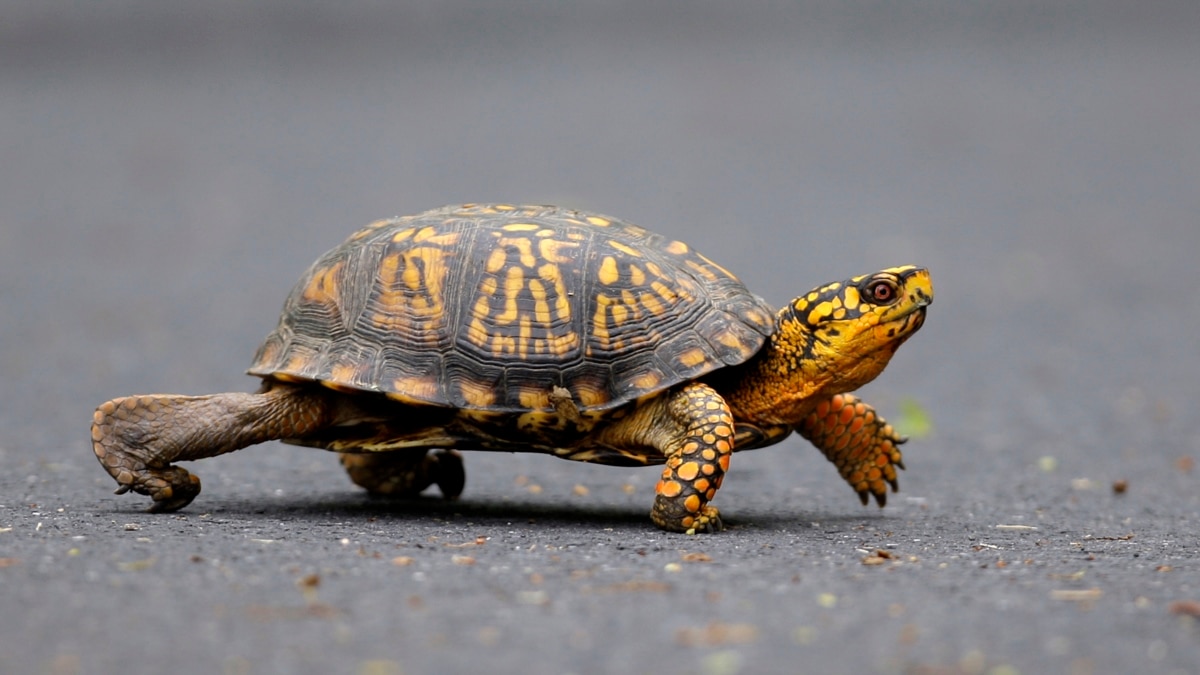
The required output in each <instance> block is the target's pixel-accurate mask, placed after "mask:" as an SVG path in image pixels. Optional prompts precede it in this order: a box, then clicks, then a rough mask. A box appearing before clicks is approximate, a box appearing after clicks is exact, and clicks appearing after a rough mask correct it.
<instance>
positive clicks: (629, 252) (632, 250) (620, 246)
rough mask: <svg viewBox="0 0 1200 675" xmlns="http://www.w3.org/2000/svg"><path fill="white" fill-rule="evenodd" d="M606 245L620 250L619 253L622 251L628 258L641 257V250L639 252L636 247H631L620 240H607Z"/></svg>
mask: <svg viewBox="0 0 1200 675" xmlns="http://www.w3.org/2000/svg"><path fill="white" fill-rule="evenodd" d="M608 245H609V246H612V247H613V248H615V249H617V250H618V251H620V252H621V253H624V254H625V255H627V256H629V257H630V258H641V257H642V252H641V251H639V250H637V249H636V248H632V247H630V246H626V245H625V244H622V243H621V242H619V241H615V240H610V241H609V242H608Z"/></svg>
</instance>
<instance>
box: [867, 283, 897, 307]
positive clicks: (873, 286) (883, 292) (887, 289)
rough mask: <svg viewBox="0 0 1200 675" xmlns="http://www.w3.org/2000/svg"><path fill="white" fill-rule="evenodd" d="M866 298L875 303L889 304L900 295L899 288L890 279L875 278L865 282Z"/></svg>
mask: <svg viewBox="0 0 1200 675" xmlns="http://www.w3.org/2000/svg"><path fill="white" fill-rule="evenodd" d="M866 291H867V292H866V296H867V298H868V299H869V300H870V301H871V302H872V303H874V304H876V305H890V304H892V303H893V302H895V301H896V298H898V297H900V288H899V286H897V285H896V282H895V281H892V280H891V279H875V280H874V281H872V282H870V283H869V284H867V287H866Z"/></svg>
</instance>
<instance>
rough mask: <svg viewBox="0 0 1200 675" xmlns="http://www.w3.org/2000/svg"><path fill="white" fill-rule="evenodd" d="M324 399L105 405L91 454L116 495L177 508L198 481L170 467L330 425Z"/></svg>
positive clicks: (155, 398)
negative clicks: (110, 480)
mask: <svg viewBox="0 0 1200 675" xmlns="http://www.w3.org/2000/svg"><path fill="white" fill-rule="evenodd" d="M330 408H331V406H330V405H329V399H328V397H327V396H326V395H325V394H323V393H322V392H319V391H316V390H313V389H302V388H298V387H291V386H276V387H275V388H272V389H269V390H264V391H260V392H259V393H255V394H243V393H229V394H213V395H211V396H174V395H163V394H154V395H148V396H128V397H125V398H118V399H114V400H112V401H109V402H107V403H105V404H103V405H101V406H100V407H99V408H97V409H96V412H95V414H94V415H93V416H92V449H93V450H94V451H95V453H96V459H98V460H100V464H101V465H102V466H103V467H104V468H105V470H107V471H108V473H109V475H111V476H112V477H113V478H115V479H116V481H117V484H118V485H120V487H119V488H117V494H122V493H125V492H129V491H131V490H132V491H133V492H137V493H139V494H143V495H148V496H150V497H151V498H152V499H153V500H154V504H153V506H151V508H150V510H151V511H175V510H177V509H181V508H183V507H184V506H187V505H188V503H190V502H191V501H192V500H193V499H195V497H196V495H197V494H199V493H200V479H199V478H197V477H195V476H193V475H192V474H190V473H188V471H187V470H186V469H181V468H179V467H177V466H173V465H172V462H178V461H185V460H193V459H202V458H204V457H213V456H216V455H220V454H224V453H226V452H232V451H234V450H238V449H240V448H244V447H246V446H248V445H253V444H255V443H262V442H263V441H269V440H276V439H283V438H298V437H302V436H304V435H305V434H308V433H311V432H313V431H315V430H317V429H320V428H322V427H323V426H325V425H326V424H328V420H329V417H330V416H331V410H330Z"/></svg>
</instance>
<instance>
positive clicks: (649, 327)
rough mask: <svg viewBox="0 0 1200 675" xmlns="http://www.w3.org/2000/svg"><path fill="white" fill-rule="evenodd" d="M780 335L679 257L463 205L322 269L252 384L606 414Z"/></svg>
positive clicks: (693, 255)
mask: <svg viewBox="0 0 1200 675" xmlns="http://www.w3.org/2000/svg"><path fill="white" fill-rule="evenodd" d="M773 328H774V317H773V312H772V309H771V308H770V307H769V306H768V305H767V304H766V303H765V302H764V301H763V300H762V299H761V298H759V297H758V296H757V295H754V294H753V293H751V292H750V291H749V290H747V289H746V287H745V286H744V285H742V283H741V282H740V281H738V279H737V278H736V277H734V276H733V275H732V274H730V273H729V272H728V271H726V270H725V269H724V268H722V267H721V266H720V265H717V264H716V263H714V262H712V261H711V260H709V259H708V258H706V257H704V256H702V255H700V254H699V253H697V252H695V251H693V250H692V249H691V248H689V247H688V246H687V245H686V244H684V243H682V242H678V241H672V240H670V239H667V238H665V237H663V236H661V235H658V234H654V233H652V232H649V231H647V230H645V229H643V228H641V227H638V226H636V225H631V224H628V223H624V222H621V221H619V220H616V219H614V218H610V217H607V216H601V215H596V214H590V213H582V212H578V211H570V210H566V209H560V208H556V207H551V206H510V205H503V204H469V205H464V206H453V207H445V208H441V209H436V210H432V211H426V212H425V213H421V214H418V215H415V216H407V217H403V218H394V219H389V220H381V221H378V222H375V223H372V224H371V225H369V226H367V227H366V228H364V229H362V230H360V231H359V232H357V233H355V234H354V235H352V236H351V237H350V238H349V239H347V240H346V241H345V242H344V243H343V244H342V245H341V246H338V247H337V248H335V249H333V250H332V251H329V252H328V253H326V254H325V255H324V256H322V257H321V258H320V259H319V260H317V261H316V262H315V263H314V264H313V265H312V267H310V268H309V270H308V271H307V272H306V273H305V274H304V276H303V277H302V278H301V279H300V281H299V282H298V283H297V284H296V286H295V288H294V289H293V290H292V292H291V294H290V295H289V296H288V299H287V301H286V303H285V304H284V307H283V313H282V316H281V317H280V320H279V325H278V326H277V327H276V328H275V330H274V331H273V332H272V333H271V334H270V335H268V336H267V338H266V340H265V341H264V342H263V344H262V346H261V347H260V348H259V350H258V353H257V355H256V356H255V359H254V363H253V365H252V366H251V367H250V370H249V373H250V374H252V375H257V376H260V377H265V378H276V379H280V380H285V381H291V382H303V381H311V382H319V383H321V384H323V385H325V386H328V387H331V388H333V389H336V390H339V391H345V392H363V391H367V392H380V393H384V394H386V395H388V396H389V397H391V398H393V399H396V400H399V401H403V402H405V403H410V404H428V405H435V406H443V407H454V408H464V409H475V410H483V411H497V412H505V411H509V412H515V411H530V410H550V409H552V408H554V407H555V400H557V397H559V396H562V391H561V389H562V388H565V389H566V390H567V391H568V392H570V395H571V398H572V401H573V403H574V405H575V406H576V407H577V408H578V409H579V410H580V411H602V410H606V409H611V408H615V407H617V406H620V405H622V404H625V403H627V402H630V401H633V400H636V399H638V398H641V397H645V396H649V395H652V394H655V393H656V392H659V391H662V390H664V389H666V388H668V387H672V386H674V385H676V384H679V383H681V382H685V381H688V380H692V379H694V378H697V377H699V376H701V375H704V374H705V373H708V372H710V371H712V370H715V369H717V368H722V367H725V366H727V365H733V364H737V363H741V362H743V361H745V360H746V359H748V358H750V356H752V355H753V354H754V353H755V352H757V351H758V350H759V348H760V347H761V346H762V344H763V342H764V340H765V339H766V336H768V335H770V333H771V332H772V330H773ZM552 392H555V396H554V397H552Z"/></svg>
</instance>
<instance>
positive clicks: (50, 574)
mask: <svg viewBox="0 0 1200 675" xmlns="http://www.w3.org/2000/svg"><path fill="white" fill-rule="evenodd" d="M1198 8H1200V5H1197V4H1196V3H1183V2H1180V3H1178V4H1177V5H1170V4H1164V3H1123V2H1094V3H1074V2H1066V1H1058V0H1049V1H1039V2H1019V3H957V2H948V1H947V2H942V1H938V0H931V1H929V2H919V3H882V2H857V1H851V2H822V3H806V2H804V3H778V2H758V1H754V0H751V1H750V2H743V3H739V4H737V5H736V8H735V6H734V5H733V3H729V4H727V5H726V4H721V3H680V4H678V5H672V4H670V3H646V4H642V3H588V4H583V3H579V4H576V3H571V5H570V6H569V7H568V6H567V5H565V4H563V3H556V2H550V1H548V0H547V1H542V2H539V1H535V0H523V1H519V2H514V3H475V2H465V1H462V2H433V1H432V0H430V1H427V2H414V3H410V4H408V5H407V6H406V7H405V8H402V9H401V8H392V9H388V8H386V7H384V6H382V5H380V4H379V3H370V2H365V1H362V2H358V1H351V2H346V3H339V4H336V5H335V4H333V3H329V4H322V3H304V4H302V5H296V4H295V3H284V2H282V1H278V2H274V1H273V2H264V3H254V4H253V6H251V5H247V4H245V3H239V2H219V3H206V4H205V6H204V8H203V9H201V5H197V4H195V3H175V2H134V1H129V2H104V3H95V2H75V3H70V2H64V3H42V2H8V3H5V4H4V5H3V6H2V7H0V158H2V161H0V374H2V376H3V387H2V388H0V465H2V466H3V471H2V472H0V672H4V673H16V674H23V673H52V674H55V675H66V674H72V673H161V672H176V673H254V674H258V673H353V674H364V675H367V674H369V675H381V674H385V673H405V674H409V675H411V674H413V673H453V672H497V673H508V672H527V673H554V674H563V673H581V674H583V673H699V674H702V675H736V674H738V673H826V672H828V673H963V674H981V675H982V674H989V675H1012V674H1015V673H1021V674H1029V675H1032V674H1035V673H1069V674H1072V675H1083V674H1088V673H1134V672H1138V673H1196V672H1200V618H1197V616H1196V614H1197V611H1198V610H1197V604H1196V603H1198V602H1200V468H1196V467H1194V462H1195V461H1196V460H1197V459H1200V431H1198V428H1197V424H1196V420H1197V418H1198V412H1200V404H1198V403H1197V401H1198V400H1200V396H1198V394H1200V384H1198V383H1200V348H1198V342H1200V338H1198V337H1197V336H1200V272H1198V271H1197V261H1196V258H1197V254H1198V253H1200V43H1198V42H1197V40H1196V35H1197V34H1198V33H1200V9H1198ZM485 200H503V201H517V202H537V203H559V204H564V205H568V206H572V207H577V208H584V209H592V210H598V211H601V212H605V213H609V214H612V215H615V216H620V217H622V218H625V219H628V220H631V221H633V222H636V223H639V224H642V225H645V226H647V227H650V228H652V229H655V230H658V231H661V232H663V233H666V234H669V235H671V236H673V237H676V238H679V239H683V240H685V241H687V242H689V243H691V244H692V245H693V246H694V247H695V248H697V249H699V250H701V251H703V252H705V253H707V254H708V255H709V256H710V257H713V258H716V259H718V260H719V261H720V262H722V263H723V264H725V265H726V266H727V267H729V268H731V269H732V270H734V271H736V272H737V273H739V274H740V275H741V276H742V278H743V279H744V280H745V281H746V282H747V283H748V284H749V285H750V286H751V287H753V288H755V289H756V290H758V291H759V292H760V293H761V294H763V295H764V297H766V298H767V299H769V300H770V301H771V302H773V303H776V304H779V303H783V302H785V301H786V300H788V299H789V298H791V297H792V296H794V295H796V294H799V293H802V292H804V291H807V290H808V289H809V288H811V287H813V286H815V285H817V284H818V283H822V282H825V281H829V280H833V279H841V278H845V277H847V276H849V275H852V274H858V273H862V272H868V271H872V270H875V269H878V268H881V267H886V266H891V265H898V264H904V263H918V264H922V265H926V266H928V267H930V268H931V270H932V272H933V279H934V283H935V286H936V288H937V302H936V303H935V304H934V305H933V307H932V308H931V311H930V314H929V318H928V321H927V323H926V326H925V328H924V329H923V330H922V331H921V332H920V333H919V334H918V335H917V336H916V337H915V338H914V339H913V340H911V341H910V342H909V343H908V344H907V345H905V347H904V348H903V349H902V350H901V351H900V353H899V354H898V356H897V357H896V359H895V360H894V362H893V363H892V365H891V366H890V368H889V369H888V371H887V372H885V373H884V374H883V376H882V377H880V378H879V379H878V380H877V381H876V382H875V383H873V384H871V385H869V386H868V387H867V388H866V389H865V390H864V392H863V393H864V396H865V397H866V398H868V399H869V400H871V401H872V402H873V403H875V404H876V405H877V406H878V407H879V408H880V409H881V411H882V412H883V413H884V414H885V415H888V416H889V417H891V418H892V419H895V420H897V421H898V422H900V423H902V424H904V425H905V426H906V427H907V428H908V429H909V430H910V431H912V432H913V436H914V438H913V440H912V442H911V443H909V445H907V446H906V448H905V461H906V464H907V465H908V470H907V471H906V472H904V473H903V474H902V475H901V478H900V485H901V492H900V493H899V494H896V495H893V496H892V499H891V500H890V501H889V503H888V506H887V507H886V508H885V509H883V510H880V509H877V508H875V507H873V506H872V507H865V508H864V507H862V506H860V505H859V503H858V500H857V499H856V497H855V495H854V494H853V493H852V492H851V491H850V490H849V489H848V488H847V487H846V485H845V484H844V483H843V482H842V481H841V480H840V479H839V478H838V477H837V475H836V472H835V471H834V469H833V467H832V466H830V465H829V464H828V463H827V462H826V461H825V460H824V459H822V458H821V457H820V455H819V454H818V453H817V452H816V451H815V450H813V449H812V448H810V447H808V446H807V445H806V444H805V443H803V442H802V441H801V440H799V439H796V440H793V441H789V442H786V443H784V444H781V445H779V446H775V447H772V448H768V449H763V450H758V451H755V452H748V453H744V454H739V455H737V456H736V457H734V461H733V466H732V469H731V473H730V475H729V477H728V480H727V481H726V482H725V487H724V488H723V489H722V490H721V492H720V494H719V495H718V497H717V501H716V503H717V504H718V505H719V506H720V507H721V509H722V513H723V515H724V516H725V517H726V519H727V523H728V525H729V528H728V530H727V531H726V532H724V533H721V534H719V535H715V536H684V535H675V534H665V533H662V532H659V531H658V530H656V529H655V528H654V527H652V526H651V525H650V523H649V521H648V518H647V514H648V511H649V507H650V503H651V501H652V493H653V485H654V482H655V480H656V476H657V471H656V470H655V469H646V468H642V469H621V468H611V467H593V466H587V465H583V464H578V463H572V462H564V461H561V460H557V459H553V458H548V457H540V456H531V455H500V454H485V453H473V454H469V455H468V457H467V468H468V485H467V490H466V493H465V495H464V497H463V499H462V500H461V501H458V502H456V503H452V504H447V503H444V502H442V501H440V500H438V499H436V498H433V497H430V498H428V499H422V500H419V501H416V502H408V503H397V502H386V501H374V500H371V499H368V498H367V497H366V496H365V495H364V494H363V493H362V492H361V491H359V490H358V489H356V488H355V487H354V486H353V485H351V484H350V482H349V481H348V480H347V479H346V478H345V476H344V475H343V474H342V473H341V471H340V469H339V467H338V466H337V462H336V458H335V457H334V456H333V455H331V454H327V453H323V452H320V451H317V450H311V449H303V448H295V447H289V446H283V445H280V444H275V443H272V444H266V445H263V446H259V447H256V448H252V449H248V450H245V451H243V452H239V453H236V454H233V455H229V456H224V457H219V458H214V459H210V460H206V461H203V462H199V463H196V464H194V465H192V466H191V468H192V469H194V470H195V471H196V473H198V474H199V475H200V476H201V477H202V478H203V480H204V492H203V493H202V494H201V495H200V497H199V498H198V499H197V500H196V502H195V503H194V504H192V505H191V506H190V507H189V508H187V509H186V510H184V511H182V512H180V513H177V514H167V515H151V514H147V513H145V512H144V508H145V507H146V506H147V503H146V500H145V498H142V497H139V496H135V495H123V496H115V495H113V494H112V490H113V488H114V484H113V482H112V480H111V479H110V478H109V477H108V476H107V475H106V474H105V473H104V472H103V471H102V470H101V468H100V467H99V466H98V464H97V463H96V461H95V459H94V457H93V456H92V452H91V449H90V444H89V440H88V425H89V422H90V417H91V412H92V410H93V408H94V407H95V406H96V405H98V404H99V403H101V402H103V401H104V400H106V399H109V398H112V397H115V396H118V395H124V394H132V393H150V392H176V393H189V394H190V393H205V392H216V391H244V390H249V389H253V388H254V387H255V386H256V384H255V382H254V381H253V380H252V379H251V378H248V377H246V376H245V375H243V374H242V371H243V370H244V368H245V367H246V366H247V365H248V364H249V362H250V358H251V356H252V355H253V353H254V350H255V348H256V347H257V345H258V341H259V340H260V339H261V338H262V337H263V336H264V335H265V334H266V333H267V332H268V331H269V330H270V329H271V328H272V327H273V325H274V322H275V320H276V317H277V315H278V311H279V307H280V305H281V303H282V300H283V298H284V296H285V294H286V292H287V290H288V289H289V288H290V286H291V284H292V283H293V282H294V281H295V279H296V278H297V277H298V276H299V274H300V273H301V272H302V271H303V270H304V269H305V267H307V265H308V264H309V263H310V262H311V261H312V260H313V259H315V258H316V257H317V256H318V255H319V254H321V253H322V252H324V251H325V250H326V249H328V248H330V247H332V246H333V245H335V244H337V243H338V242H340V241H341V240H342V239H343V238H344V237H345V236H346V235H347V234H348V233H349V232H351V231H352V230H354V229H355V228H358V227H360V226H361V225H363V224H365V223H367V222H368V221H370V220H373V219H375V218H379V217H383V216H391V215H400V214H406V213H414V212H417V211H421V210H424V209H427V208H431V207H435V206H439V205H442V204H446V203H453V202H462V201H485ZM880 551H882V552H883V554H882V555H881V554H879V553H878V552H880Z"/></svg>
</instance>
